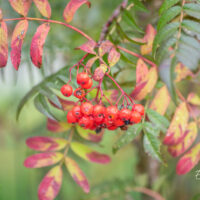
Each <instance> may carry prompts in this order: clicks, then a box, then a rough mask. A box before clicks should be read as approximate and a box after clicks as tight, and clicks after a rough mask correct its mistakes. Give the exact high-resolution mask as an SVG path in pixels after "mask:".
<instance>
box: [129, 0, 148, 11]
mask: <svg viewBox="0 0 200 200" xmlns="http://www.w3.org/2000/svg"><path fill="white" fill-rule="evenodd" d="M131 1H132V2H133V3H134V7H135V8H136V9H138V10H141V11H143V12H149V10H148V9H147V8H146V7H145V6H144V4H143V3H142V2H141V1H140V0H131Z"/></svg>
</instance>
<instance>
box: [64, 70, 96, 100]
mask: <svg viewBox="0 0 200 200" xmlns="http://www.w3.org/2000/svg"><path fill="white" fill-rule="evenodd" d="M77 83H78V84H79V85H80V87H79V88H77V89H76V90H74V96H75V97H77V98H78V99H82V98H83V97H84V96H85V89H90V88H91V87H92V85H93V81H92V79H91V78H90V77H89V75H88V74H87V73H85V72H81V73H79V74H77ZM61 93H62V94H63V95H64V96H66V97H70V96H71V95H72V93H73V88H72V86H71V85H69V84H66V85H63V86H62V88H61Z"/></svg>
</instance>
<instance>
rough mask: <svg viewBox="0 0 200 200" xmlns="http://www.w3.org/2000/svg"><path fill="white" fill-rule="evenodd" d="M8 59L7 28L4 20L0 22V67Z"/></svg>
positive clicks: (4, 64)
mask: <svg viewBox="0 0 200 200" xmlns="http://www.w3.org/2000/svg"><path fill="white" fill-rule="evenodd" d="M7 61H8V29H7V25H6V23H5V22H4V21H2V22H0V68H2V67H5V66H6V65H7Z"/></svg>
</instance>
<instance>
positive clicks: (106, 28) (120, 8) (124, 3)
mask: <svg viewBox="0 0 200 200" xmlns="http://www.w3.org/2000/svg"><path fill="white" fill-rule="evenodd" d="M127 4H128V0H123V1H122V3H121V4H120V5H119V6H118V7H117V8H116V9H115V10H114V12H113V14H112V16H111V17H110V18H109V19H108V21H107V22H106V24H105V25H104V26H103V29H102V32H101V35H100V39H99V44H101V42H102V41H104V40H105V39H106V37H107V35H108V33H109V28H110V26H111V25H112V24H113V22H114V21H115V19H117V18H118V16H119V15H120V14H121V11H123V10H124V9H125V8H126V6H127Z"/></svg>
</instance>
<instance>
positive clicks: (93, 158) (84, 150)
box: [71, 142, 111, 164]
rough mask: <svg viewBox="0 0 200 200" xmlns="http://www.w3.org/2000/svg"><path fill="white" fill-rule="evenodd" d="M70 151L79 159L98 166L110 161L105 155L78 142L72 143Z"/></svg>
mask: <svg viewBox="0 0 200 200" xmlns="http://www.w3.org/2000/svg"><path fill="white" fill-rule="evenodd" d="M71 149H72V150H73V152H74V153H76V154H77V155H78V156H80V157H81V158H83V159H85V160H87V161H90V162H94V163H99V164H107V163H109V162H110V161H111V159H110V157H109V156H108V155H106V154H101V153H99V152H96V151H94V150H93V149H90V148H89V147H87V146H86V145H84V144H81V143H79V142H72V143H71Z"/></svg>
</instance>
